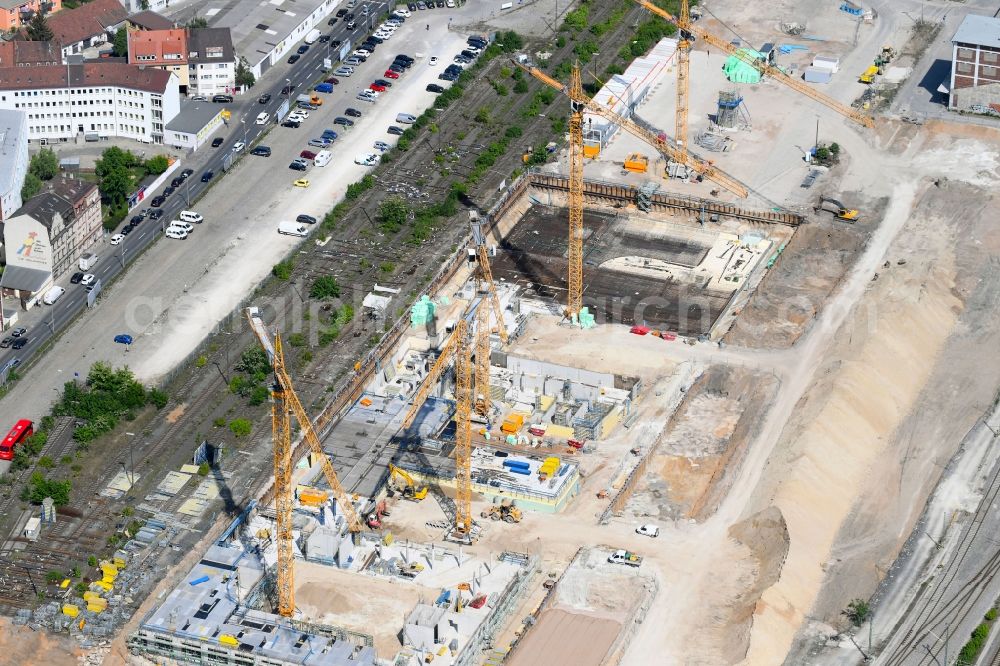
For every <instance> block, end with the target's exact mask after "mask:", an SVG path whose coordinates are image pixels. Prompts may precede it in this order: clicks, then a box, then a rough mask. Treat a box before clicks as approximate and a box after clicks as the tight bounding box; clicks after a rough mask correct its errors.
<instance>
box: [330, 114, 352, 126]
mask: <svg viewBox="0 0 1000 666" xmlns="http://www.w3.org/2000/svg"><path fill="white" fill-rule="evenodd" d="M333 124H334V125H343V126H344V127H351V126H352V125H353V124H354V121H353V120H351V119H350V118H345V117H343V116H337V117H336V118H334V119H333Z"/></svg>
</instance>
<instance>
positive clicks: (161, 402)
mask: <svg viewBox="0 0 1000 666" xmlns="http://www.w3.org/2000/svg"><path fill="white" fill-rule="evenodd" d="M169 401H170V396H169V395H167V393H166V391H161V390H160V389H157V388H152V389H149V404H151V405H153V406H154V407H156V408H157V409H163V408H164V407H166V406H167V402H169Z"/></svg>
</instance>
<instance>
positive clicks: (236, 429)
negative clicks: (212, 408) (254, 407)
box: [229, 419, 253, 437]
mask: <svg viewBox="0 0 1000 666" xmlns="http://www.w3.org/2000/svg"><path fill="white" fill-rule="evenodd" d="M229 429H230V430H232V431H233V434H234V435H236V436H237V437H246V436H247V435H249V434H250V431H251V430H253V424H252V423H250V421H248V420H247V419H233V420H232V421H230V422H229Z"/></svg>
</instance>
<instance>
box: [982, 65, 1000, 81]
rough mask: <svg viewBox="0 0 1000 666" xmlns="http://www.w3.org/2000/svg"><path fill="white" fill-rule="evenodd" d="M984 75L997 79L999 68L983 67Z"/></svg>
mask: <svg viewBox="0 0 1000 666" xmlns="http://www.w3.org/2000/svg"><path fill="white" fill-rule="evenodd" d="M983 76H985V77H987V78H990V79H995V78H996V77H997V68H996V67H983Z"/></svg>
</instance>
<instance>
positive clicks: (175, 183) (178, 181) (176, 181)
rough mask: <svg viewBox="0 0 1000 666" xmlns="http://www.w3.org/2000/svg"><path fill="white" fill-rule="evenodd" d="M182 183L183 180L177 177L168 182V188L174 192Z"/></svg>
mask: <svg viewBox="0 0 1000 666" xmlns="http://www.w3.org/2000/svg"><path fill="white" fill-rule="evenodd" d="M183 182H184V179H183V178H181V177H180V176H177V177H176V178H174V179H173V180H172V181H170V187H172V188H174V189H175V190H176V189H177V188H178V187H180V186H181V183H183Z"/></svg>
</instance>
